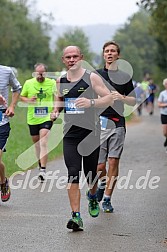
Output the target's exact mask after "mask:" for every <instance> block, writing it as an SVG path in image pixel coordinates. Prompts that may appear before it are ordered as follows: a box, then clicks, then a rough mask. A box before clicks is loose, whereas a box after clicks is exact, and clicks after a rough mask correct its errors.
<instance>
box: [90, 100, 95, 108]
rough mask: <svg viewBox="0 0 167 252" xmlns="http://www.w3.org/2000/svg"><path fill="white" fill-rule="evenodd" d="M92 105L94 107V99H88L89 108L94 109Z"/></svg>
mask: <svg viewBox="0 0 167 252" xmlns="http://www.w3.org/2000/svg"><path fill="white" fill-rule="evenodd" d="M94 105H95V100H94V99H90V106H91V107H94Z"/></svg>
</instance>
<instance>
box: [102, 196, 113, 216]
mask: <svg viewBox="0 0 167 252" xmlns="http://www.w3.org/2000/svg"><path fill="white" fill-rule="evenodd" d="M102 209H103V212H104V213H112V212H113V210H114V208H113V207H112V205H111V201H110V199H107V198H104V201H103V203H102Z"/></svg>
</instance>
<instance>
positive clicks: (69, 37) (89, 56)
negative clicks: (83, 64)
mask: <svg viewBox="0 0 167 252" xmlns="http://www.w3.org/2000/svg"><path fill="white" fill-rule="evenodd" d="M69 45H76V46H79V47H80V48H81V52H82V53H83V55H84V60H85V61H87V62H88V63H89V64H90V65H91V64H92V60H93V56H94V54H93V53H92V52H90V49H89V40H88V37H87V36H86V35H85V34H84V32H83V31H82V29H80V28H73V29H69V30H67V31H66V32H65V33H64V34H63V35H62V36H60V37H59V38H58V39H57V41H56V49H55V69H56V71H61V70H62V69H63V68H64V64H63V63H62V61H61V57H62V53H63V49H64V48H65V47H66V46H69Z"/></svg>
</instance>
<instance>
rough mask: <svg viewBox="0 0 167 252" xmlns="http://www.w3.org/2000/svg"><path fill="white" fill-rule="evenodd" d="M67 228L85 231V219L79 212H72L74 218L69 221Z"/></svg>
mask: <svg viewBox="0 0 167 252" xmlns="http://www.w3.org/2000/svg"><path fill="white" fill-rule="evenodd" d="M67 228H68V229H72V230H73V231H83V221H82V218H81V217H80V216H79V214H78V213H72V218H71V219H70V220H69V221H68V223H67Z"/></svg>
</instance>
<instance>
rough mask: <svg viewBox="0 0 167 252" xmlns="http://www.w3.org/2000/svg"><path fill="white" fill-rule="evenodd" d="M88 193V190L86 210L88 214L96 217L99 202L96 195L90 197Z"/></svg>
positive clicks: (98, 210)
mask: <svg viewBox="0 0 167 252" xmlns="http://www.w3.org/2000/svg"><path fill="white" fill-rule="evenodd" d="M89 195H90V193H89V190H88V191H87V193H86V196H87V199H88V201H89V204H88V211H89V214H90V216H92V217H97V216H98V215H99V212H100V207H99V202H98V200H97V196H95V197H94V198H91V197H90V196H89Z"/></svg>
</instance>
